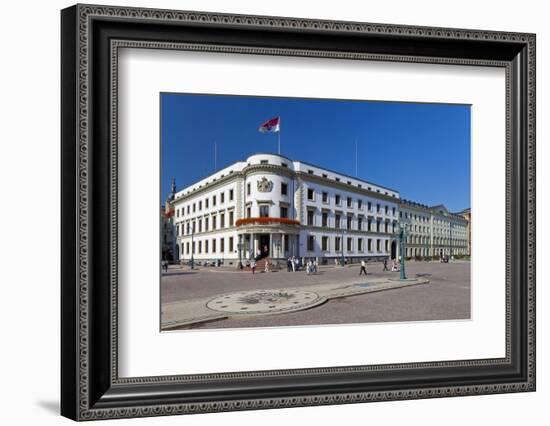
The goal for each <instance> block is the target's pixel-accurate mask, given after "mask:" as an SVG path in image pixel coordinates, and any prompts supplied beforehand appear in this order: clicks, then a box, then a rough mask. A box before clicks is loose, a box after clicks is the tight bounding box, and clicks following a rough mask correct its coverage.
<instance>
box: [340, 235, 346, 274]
mask: <svg viewBox="0 0 550 426" xmlns="http://www.w3.org/2000/svg"><path fill="white" fill-rule="evenodd" d="M341 229H342V238H341V239H342V241H340V245H341V246H342V247H341V248H342V258H341V260H340V262H341V264H342V266H344V265H345V264H346V258H345V257H344V234H345V231H344V228H343V227H341Z"/></svg>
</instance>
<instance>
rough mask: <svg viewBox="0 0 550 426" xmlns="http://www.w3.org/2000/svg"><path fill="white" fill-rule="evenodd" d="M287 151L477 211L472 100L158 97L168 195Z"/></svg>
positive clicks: (422, 198) (409, 194)
mask: <svg viewBox="0 0 550 426" xmlns="http://www.w3.org/2000/svg"><path fill="white" fill-rule="evenodd" d="M276 116H280V117H281V154H282V155H285V156H287V157H289V158H291V159H293V160H302V161H305V162H308V163H311V164H314V165H318V166H321V167H325V168H328V169H331V170H334V171H337V172H341V173H345V174H348V175H350V176H355V141H356V140H357V147H358V148H357V152H358V168H357V176H358V177H359V178H362V179H365V180H368V181H370V182H373V183H376V184H379V185H382V186H386V187H389V188H392V189H396V190H398V191H399V192H400V194H401V197H402V198H406V199H410V200H414V201H418V202H421V203H424V204H428V205H434V204H445V205H446V206H447V207H448V208H449V209H450V210H451V211H459V210H462V209H464V208H466V207H470V106H468V105H448V104H421V103H403V102H370V101H345V100H331V99H301V98H272V97H270V98H264V97H249V96H223V95H189V94H175V93H174V94H171V93H163V94H161V139H162V140H161V144H162V167H161V191H162V193H161V195H162V199H163V200H165V199H166V196H167V195H168V194H169V192H170V184H171V179H172V177H175V178H176V185H177V188H178V189H181V188H183V187H185V186H187V185H190V184H192V183H194V182H195V181H197V180H199V179H201V178H203V177H205V176H208V175H209V174H211V173H213V172H214V171H215V170H216V169H215V167H214V164H215V163H214V144H217V169H221V168H223V167H226V166H228V165H230V164H232V163H234V162H236V161H239V160H244V159H246V157H248V156H249V155H251V154H254V153H257V152H273V153H276V152H277V134H276V133H260V132H259V131H258V127H259V125H260V124H261V123H263V122H264V121H266V120H268V119H270V118H273V117H276Z"/></svg>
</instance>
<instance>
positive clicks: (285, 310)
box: [160, 93, 471, 331]
mask: <svg viewBox="0 0 550 426" xmlns="http://www.w3.org/2000/svg"><path fill="white" fill-rule="evenodd" d="M160 103H161V108H160V110H161V117H160V121H161V131H160V135H161V136H160V137H161V141H160V143H161V198H162V199H161V205H160V239H161V247H162V248H161V253H160V271H161V273H160V277H161V278H160V286H161V289H160V290H161V291H160V295H161V303H160V305H161V306H160V309H161V330H162V331H174V330H189V329H218V328H245V327H280V326H306V325H308V326H311V325H330V324H354V323H360V324H365V323H383V322H404V321H429V320H432V321H433V320H436V321H442V320H468V319H470V316H471V300H470V299H471V296H470V295H471V293H470V285H471V283H470V256H471V230H470V220H471V209H470V161H471V159H470V147H471V140H470V139H471V134H470V119H471V116H470V115H471V108H470V105H464V104H441V103H411V102H385V101H384V102H381V101H370V100H364V101H358V100H340V99H307V98H287V97H285V98H282V97H281V98H277V97H255V96H232V95H212V94H187V93H161V94H160Z"/></svg>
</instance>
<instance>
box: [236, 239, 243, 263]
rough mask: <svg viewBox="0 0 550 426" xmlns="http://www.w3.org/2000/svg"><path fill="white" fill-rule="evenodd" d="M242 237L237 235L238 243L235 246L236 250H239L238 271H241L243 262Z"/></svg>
mask: <svg viewBox="0 0 550 426" xmlns="http://www.w3.org/2000/svg"><path fill="white" fill-rule="evenodd" d="M243 246H244V244H243V236H242V234H241V235H239V243H238V244H237V248H238V249H239V269H243V261H242V251H243V248H244V247H243Z"/></svg>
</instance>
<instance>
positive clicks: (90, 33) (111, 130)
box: [61, 5, 536, 420]
mask: <svg viewBox="0 0 550 426" xmlns="http://www.w3.org/2000/svg"><path fill="white" fill-rule="evenodd" d="M61 29H62V31H61V51H62V75H61V82H62V93H61V100H62V121H61V134H62V140H61V145H62V146H61V148H62V150H61V157H62V176H61V179H62V180H61V190H62V217H61V223H62V234H61V241H62V253H61V254H62V281H61V321H62V327H61V337H62V342H61V343H62V348H61V349H62V350H61V353H62V357H61V367H62V368H61V370H62V374H61V385H62V387H61V414H62V415H64V416H66V417H68V418H71V419H74V420H93V419H106V418H123V417H141V416H160V415H170V414H188V413H206V412H219V411H230V410H249V409H266V408H280V407H293V406H309V405H323V404H345V403H357V402H370V401H383V400H402V399H416V398H437V397H446V396H464V395H480V394H491V393H505V392H525V391H534V390H535V42H536V38H535V35H534V34H523V33H509V32H494V31H478V30H464V29H449V28H425V27H413V26H402V25H386V24H369V23H358V22H336V21H320V20H308V19H295V18H279V17H268V16H243V15H229V14H216V13H202V12H187V11H170V10H155V9H139V8H128V7H106V6H96V5H76V6H73V7H70V8H67V9H64V10H63V11H62V13H61ZM122 47H133V48H146V49H166V50H171V49H174V50H180V49H185V50H195V51H199V52H200V51H209V52H212V51H213V52H228V53H239V54H248V53H254V54H261V55H273V56H289V55H290V56H291V55H295V56H301V57H315V58H336V59H353V60H370V61H394V62H412V63H427V64H452V65H463V66H470V65H481V66H490V67H500V68H503V69H505V71H506V139H507V140H506V207H507V208H506V242H507V247H506V284H505V285H506V342H505V345H506V356H505V357H503V358H494V359H474V360H457V361H441V362H423V363H405V364H380V365H379V364H377V365H359V366H326V367H324V368H311V369H292V370H268V371H248V372H239V373H235V372H227V373H223V372H221V373H213V374H196V375H174V376H155V377H130V378H128V377H124V378H121V377H119V374H118V363H119V359H118V317H117V304H118V296H117V256H118V251H117V249H118V245H117V232H118V222H117V201H118V196H119V194H118V187H117V178H118V176H117V162H118V151H117V125H116V123H117V114H118V112H119V111H118V110H117V87H118V84H119V78H120V76H118V74H117V58H118V56H117V55H118V49H120V48H122ZM260 190H263V191H270V190H271V187H270V186H269V185H266V186H262V188H261V189H260ZM213 370H214V371H217V370H216V367H215V366H213Z"/></svg>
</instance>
